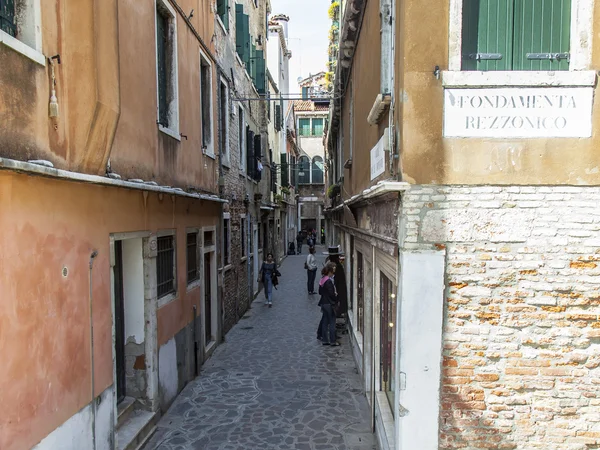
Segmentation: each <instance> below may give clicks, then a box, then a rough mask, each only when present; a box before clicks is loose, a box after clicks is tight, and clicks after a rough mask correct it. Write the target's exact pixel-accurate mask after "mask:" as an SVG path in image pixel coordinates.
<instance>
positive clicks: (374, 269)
mask: <svg viewBox="0 0 600 450" xmlns="http://www.w3.org/2000/svg"><path fill="white" fill-rule="evenodd" d="M371 255H372V259H371V260H372V261H373V264H372V267H371V283H372V285H371V289H372V291H373V295H372V298H371V305H372V307H371V429H372V431H373V433H375V423H376V421H375V402H376V401H377V399H376V395H375V375H376V370H375V354H376V353H377V351H376V348H375V317H376V314H377V311H376V310H375V303H376V302H375V297H376V296H377V291H376V289H375V287H376V286H377V285H376V283H375V281H376V276H375V274H376V273H377V265H376V261H375V247H372V251H371Z"/></svg>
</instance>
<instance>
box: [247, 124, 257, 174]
mask: <svg viewBox="0 0 600 450" xmlns="http://www.w3.org/2000/svg"><path fill="white" fill-rule="evenodd" d="M254 161H255V159H254V132H253V131H252V130H250V127H246V174H247V175H248V176H249V177H250V178H254Z"/></svg>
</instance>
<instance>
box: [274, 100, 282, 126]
mask: <svg viewBox="0 0 600 450" xmlns="http://www.w3.org/2000/svg"><path fill="white" fill-rule="evenodd" d="M275 129H276V130H277V131H280V130H281V106H280V105H275Z"/></svg>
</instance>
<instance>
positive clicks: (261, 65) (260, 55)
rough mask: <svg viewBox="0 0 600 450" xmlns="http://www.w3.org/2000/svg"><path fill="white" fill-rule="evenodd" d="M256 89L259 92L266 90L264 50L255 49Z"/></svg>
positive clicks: (262, 92)
mask: <svg viewBox="0 0 600 450" xmlns="http://www.w3.org/2000/svg"><path fill="white" fill-rule="evenodd" d="M255 61H256V90H257V91H258V93H259V94H264V93H265V92H266V75H267V74H266V67H265V52H264V51H263V50H257V51H256V59H255Z"/></svg>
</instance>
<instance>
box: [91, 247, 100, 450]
mask: <svg viewBox="0 0 600 450" xmlns="http://www.w3.org/2000/svg"><path fill="white" fill-rule="evenodd" d="M96 256H98V251H97V250H94V251H92V253H91V255H90V264H89V268H90V296H89V297H90V360H91V366H92V377H91V378H92V386H91V387H92V395H91V397H92V448H93V449H94V450H96V396H95V389H96V380H95V375H94V310H93V294H92V285H93V283H92V269H93V267H94V259H95V258H96Z"/></svg>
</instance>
